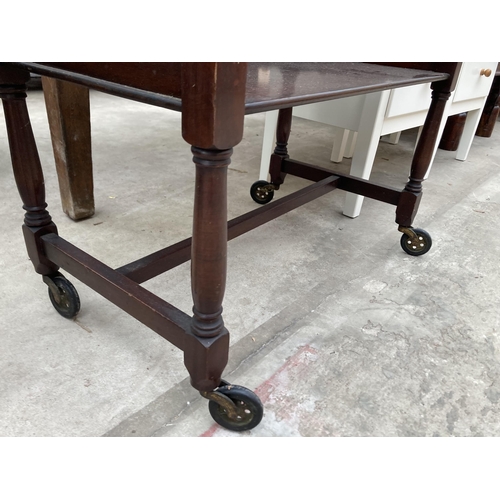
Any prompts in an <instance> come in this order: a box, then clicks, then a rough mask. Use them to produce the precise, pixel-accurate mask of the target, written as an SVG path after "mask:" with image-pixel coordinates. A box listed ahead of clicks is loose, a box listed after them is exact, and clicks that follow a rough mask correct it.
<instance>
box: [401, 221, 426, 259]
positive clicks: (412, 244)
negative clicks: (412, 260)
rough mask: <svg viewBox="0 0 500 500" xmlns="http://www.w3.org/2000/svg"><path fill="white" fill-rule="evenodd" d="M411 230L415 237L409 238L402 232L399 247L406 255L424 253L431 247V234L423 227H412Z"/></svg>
mask: <svg viewBox="0 0 500 500" xmlns="http://www.w3.org/2000/svg"><path fill="white" fill-rule="evenodd" d="M412 231H413V232H414V233H415V234H416V235H417V238H410V237H409V236H408V235H407V234H403V235H402V236H401V248H402V249H403V250H404V251H405V252H406V253H407V254H408V255H413V256H419V255H424V253H427V252H428V251H429V250H430V249H431V246H432V239H431V235H430V234H429V233H428V232H427V231H424V230H423V229H418V228H414V229H412Z"/></svg>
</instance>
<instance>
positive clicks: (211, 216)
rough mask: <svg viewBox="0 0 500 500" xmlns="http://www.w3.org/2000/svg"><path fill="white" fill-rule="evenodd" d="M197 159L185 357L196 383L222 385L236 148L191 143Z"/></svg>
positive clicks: (210, 386)
mask: <svg viewBox="0 0 500 500" xmlns="http://www.w3.org/2000/svg"><path fill="white" fill-rule="evenodd" d="M191 150H192V152H193V155H194V156H193V161H194V163H195V165H196V188H195V201H194V221H193V239H192V247H191V288H192V294H193V302H194V307H193V320H192V334H193V335H192V336H191V337H190V340H189V343H190V345H189V348H188V349H186V350H185V357H184V362H185V364H186V367H187V368H188V371H189V373H190V375H191V383H192V385H193V387H195V388H196V389H198V390H200V391H209V390H213V389H214V388H215V387H217V386H218V384H219V382H220V377H221V375H222V371H223V370H224V367H225V366H226V364H227V356H228V348H229V334H228V332H227V330H226V328H225V327H224V322H223V319H222V299H223V297H224V292H225V287H226V263H227V167H228V165H229V163H230V159H231V154H232V151H233V150H232V149H227V150H209V149H201V148H196V147H192V148H191Z"/></svg>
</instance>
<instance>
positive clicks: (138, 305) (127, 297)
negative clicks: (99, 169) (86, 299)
mask: <svg viewBox="0 0 500 500" xmlns="http://www.w3.org/2000/svg"><path fill="white" fill-rule="evenodd" d="M41 240H42V242H43V246H44V252H45V254H46V256H47V257H48V258H49V259H50V260H51V261H52V262H54V263H55V264H57V265H58V266H60V267H61V268H62V269H64V270H66V271H68V272H69V273H71V274H72V275H73V276H75V278H77V279H79V280H80V281H82V282H83V283H85V284H86V285H88V286H89V287H90V288H92V289H93V290H96V291H97V292H98V293H99V294H101V295H102V296H103V297H105V298H106V299H108V300H109V301H110V302H112V303H113V304H115V305H117V306H118V307H120V308H121V309H123V310H124V311H127V312H128V313H129V314H130V315H131V316H133V317H134V318H135V319H137V320H138V321H140V322H141V323H143V324H144V325H146V326H148V327H149V328H151V329H152V330H153V331H155V332H156V333H157V334H159V335H160V336H162V337H163V338H165V339H166V340H168V341H169V342H171V343H172V344H173V345H175V346H176V347H178V348H179V349H182V350H184V345H185V336H186V334H187V333H189V332H190V330H191V316H188V315H187V314H185V313H183V312H182V311H181V310H179V309H177V308H176V307H174V306H172V305H171V304H169V303H168V302H166V301H164V300H163V299H161V298H159V297H157V296H156V295H154V294H153V293H151V292H149V291H148V290H146V289H145V288H143V287H141V286H140V285H139V284H137V283H135V282H134V281H132V280H131V279H130V278H127V277H126V276H124V275H123V274H121V273H119V272H117V271H115V270H113V269H112V268H110V267H108V266H107V265H105V264H103V263H102V262H100V261H99V260H97V259H95V258H94V257H92V256H91V255H89V254H87V253H85V252H84V251H83V250H80V249H79V248H77V247H75V246H74V245H72V244H71V243H69V242H68V241H66V240H64V239H63V238H61V237H60V236H58V235H57V234H47V235H45V236H42V238H41Z"/></svg>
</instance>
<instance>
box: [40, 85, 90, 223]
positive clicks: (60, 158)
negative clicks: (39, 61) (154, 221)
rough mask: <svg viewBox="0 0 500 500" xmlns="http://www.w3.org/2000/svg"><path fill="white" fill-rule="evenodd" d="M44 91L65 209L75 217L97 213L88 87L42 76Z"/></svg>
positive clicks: (69, 214) (82, 217) (71, 216)
mask: <svg viewBox="0 0 500 500" xmlns="http://www.w3.org/2000/svg"><path fill="white" fill-rule="evenodd" d="M42 85H43V93H44V97H45V105H46V108H47V116H48V120H49V126H50V135H51V138H52V147H53V150H54V158H55V163H56V169H57V177H58V180H59V191H60V193H61V203H62V208H63V210H64V212H65V213H66V214H67V215H68V216H69V217H70V218H71V219H73V220H80V219H86V218H88V217H91V216H92V215H94V211H95V207H94V185H93V175H92V151H91V135H90V102H89V89H88V88H86V87H83V86H81V85H77V84H75V83H71V82H65V81H62V80H56V79H54V78H48V77H42Z"/></svg>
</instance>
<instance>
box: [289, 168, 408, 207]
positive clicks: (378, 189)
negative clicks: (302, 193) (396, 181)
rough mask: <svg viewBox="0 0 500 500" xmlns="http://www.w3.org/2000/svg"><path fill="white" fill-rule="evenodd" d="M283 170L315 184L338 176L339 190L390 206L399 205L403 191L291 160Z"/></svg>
mask: <svg viewBox="0 0 500 500" xmlns="http://www.w3.org/2000/svg"><path fill="white" fill-rule="evenodd" d="M281 170H282V172H285V173H287V174H290V175H294V176H296V177H301V178H302V179H307V180H309V181H314V182H317V181H319V180H322V179H324V178H326V177H328V176H330V175H336V176H337V177H338V179H339V180H338V183H337V187H338V189H341V190H343V191H349V192H350V193H355V194H360V195H362V196H366V197H367V198H372V199H374V200H377V201H382V202H384V203H389V204H390V205H397V204H398V202H399V198H400V195H401V190H397V189H393V188H390V187H388V186H384V185H382V184H376V183H374V182H371V181H367V180H363V179H359V178H357V177H353V176H351V175H346V174H341V173H339V172H335V171H332V170H327V169H326V168H321V167H318V166H316V165H311V164H309V163H305V162H301V161H297V160H291V159H289V158H288V159H284V160H283V162H282V165H281Z"/></svg>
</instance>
